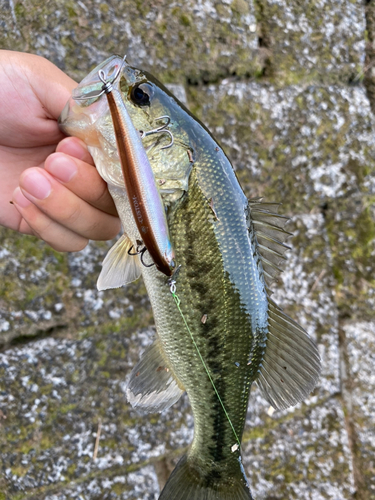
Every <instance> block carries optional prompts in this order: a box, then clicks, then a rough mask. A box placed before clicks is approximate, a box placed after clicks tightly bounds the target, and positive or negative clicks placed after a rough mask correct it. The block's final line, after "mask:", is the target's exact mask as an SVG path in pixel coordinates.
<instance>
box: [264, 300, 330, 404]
mask: <svg viewBox="0 0 375 500" xmlns="http://www.w3.org/2000/svg"><path fill="white" fill-rule="evenodd" d="M268 314H269V321H268V325H269V327H268V329H269V333H268V337H267V345H266V352H265V355H264V359H263V363H262V367H261V369H260V372H259V376H258V379H257V384H258V386H259V388H260V390H261V392H262V395H263V397H264V398H265V399H266V400H267V401H268V402H269V403H270V404H271V405H272V406H273V407H274V408H275V409H285V408H288V407H290V406H295V405H296V404H297V403H299V402H300V401H302V400H303V399H305V398H306V397H307V396H308V394H310V392H311V391H312V390H313V389H314V387H315V385H316V383H317V381H318V379H319V376H320V371H321V366H320V356H319V352H318V348H317V346H316V344H315V342H314V341H313V340H312V339H311V338H310V337H309V335H308V334H307V333H306V332H305V330H303V328H302V327H301V326H299V325H298V324H297V323H296V322H295V321H293V320H292V319H291V318H289V316H287V315H286V314H285V313H283V312H282V311H281V309H280V308H279V307H278V306H277V305H276V304H275V303H274V302H272V301H269V313H268Z"/></svg>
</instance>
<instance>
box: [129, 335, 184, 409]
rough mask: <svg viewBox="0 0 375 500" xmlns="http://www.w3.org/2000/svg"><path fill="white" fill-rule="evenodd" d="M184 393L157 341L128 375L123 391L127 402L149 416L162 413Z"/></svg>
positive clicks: (157, 340)
mask: <svg viewBox="0 0 375 500" xmlns="http://www.w3.org/2000/svg"><path fill="white" fill-rule="evenodd" d="M183 392H184V389H183V387H182V386H181V384H180V383H179V381H178V380H177V378H176V377H175V375H174V373H173V371H172V369H171V368H170V366H169V364H168V362H167V361H166V358H165V356H164V354H163V352H162V348H161V345H160V341H159V339H156V340H155V341H154V343H153V344H151V345H150V346H149V347H148V348H147V349H146V350H145V352H144V353H143V355H142V357H141V359H140V360H139V361H138V363H137V364H136V365H135V367H134V368H133V370H132V372H131V374H130V380H129V383H128V386H127V388H126V395H127V398H128V401H129V403H130V404H131V405H132V406H133V407H134V408H138V409H140V410H143V411H147V412H150V413H151V412H158V411H163V410H166V409H167V408H169V407H170V406H172V405H173V404H174V403H176V401H178V400H179V399H180V397H181V395H182V393H183Z"/></svg>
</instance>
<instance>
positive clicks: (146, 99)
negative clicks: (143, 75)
mask: <svg viewBox="0 0 375 500" xmlns="http://www.w3.org/2000/svg"><path fill="white" fill-rule="evenodd" d="M153 93H154V91H153V88H152V87H151V85H149V84H148V83H140V84H139V85H135V86H134V87H133V88H132V89H131V91H130V99H131V100H132V101H133V102H134V104H137V105H138V106H149V105H150V102H151V98H152V96H153Z"/></svg>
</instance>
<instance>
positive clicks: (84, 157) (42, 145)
mask: <svg viewBox="0 0 375 500" xmlns="http://www.w3.org/2000/svg"><path fill="white" fill-rule="evenodd" d="M75 86H76V83H75V82H74V81H73V80H72V79H70V78H69V77H68V76H67V75H65V74H64V73H63V72H62V71H60V70H59V69H58V68H57V67H56V66H54V65H53V64H52V63H50V62H49V61H47V60H46V59H44V58H42V57H38V56H34V55H31V54H23V53H19V52H11V51H0V105H1V108H2V117H1V120H0V175H1V179H2V182H1V183H0V224H2V225H3V226H6V227H9V228H11V229H14V230H17V231H20V232H21V233H24V234H33V235H36V236H38V237H39V238H41V239H43V240H45V241H46V242H47V243H48V244H49V245H51V246H52V247H53V248H55V249H56V250H59V251H77V250H81V249H82V248H84V247H85V246H86V244H87V242H88V239H103V240H104V239H110V238H112V237H114V236H115V235H116V234H117V233H118V231H119V229H120V221H119V219H118V217H117V216H116V215H117V213H116V209H115V206H114V204H113V201H112V199H111V197H110V195H109V193H108V191H107V187H106V184H105V182H104V181H103V180H102V179H101V178H100V176H99V174H98V173H97V171H96V169H95V168H94V167H93V162H92V159H91V156H90V155H89V153H88V151H87V149H86V147H85V145H84V144H83V142H82V141H80V140H79V139H76V138H73V137H70V138H65V139H63V138H64V135H63V134H62V133H61V132H60V130H59V128H58V125H57V118H58V116H59V114H60V112H61V110H62V109H63V107H64V105H65V103H66V101H67V100H68V98H69V96H70V93H71V90H72V89H73V88H74V87H75ZM56 148H57V149H56ZM55 150H56V151H57V152H56V153H54V151H55ZM18 184H19V187H17V186H18ZM10 200H12V202H13V204H14V205H12V204H10Z"/></svg>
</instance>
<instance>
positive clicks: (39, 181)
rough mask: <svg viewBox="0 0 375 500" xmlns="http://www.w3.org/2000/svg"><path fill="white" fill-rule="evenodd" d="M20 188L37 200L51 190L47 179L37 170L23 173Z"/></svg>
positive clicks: (42, 198) (44, 196)
mask: <svg viewBox="0 0 375 500" xmlns="http://www.w3.org/2000/svg"><path fill="white" fill-rule="evenodd" d="M21 188H22V190H23V191H27V193H29V194H30V195H31V196H33V197H34V198H37V199H38V200H44V199H45V198H47V196H48V195H49V194H50V192H51V184H50V182H49V180H48V179H46V177H44V175H43V174H41V173H40V172H38V171H37V170H30V171H29V172H26V173H25V174H24V175H23V177H22V180H21Z"/></svg>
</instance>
